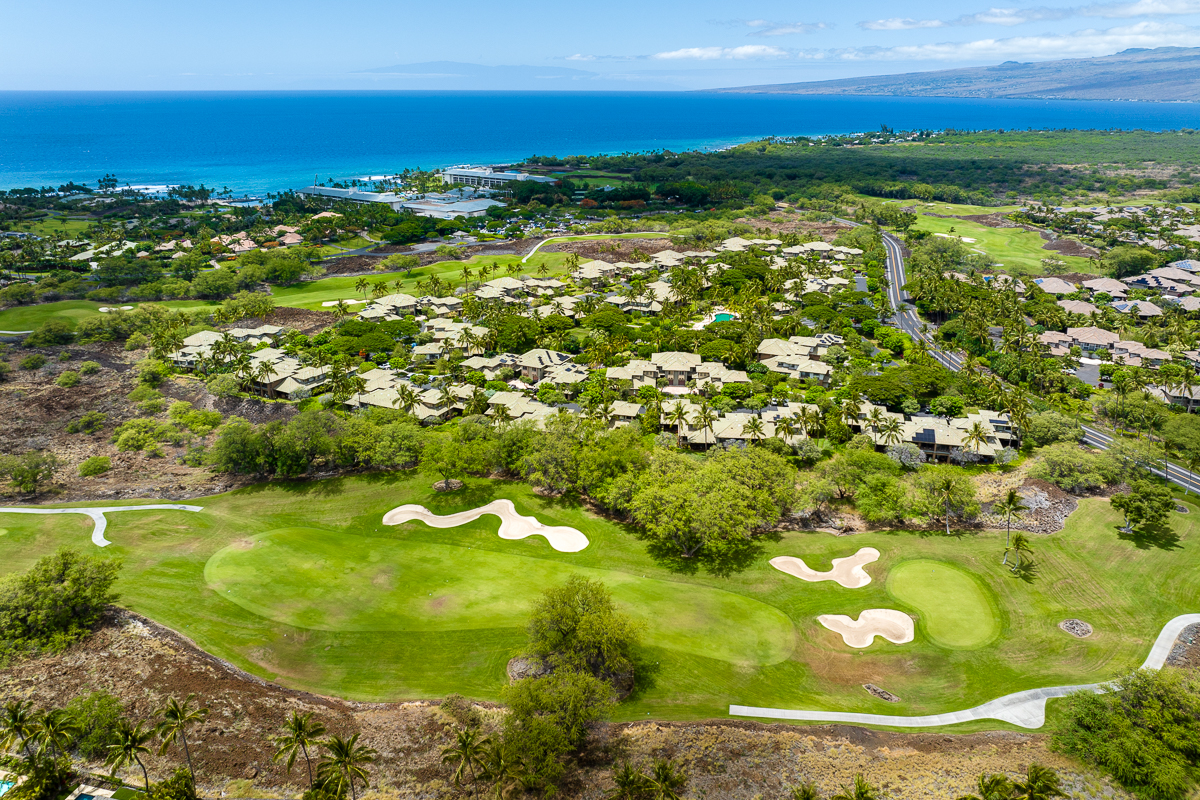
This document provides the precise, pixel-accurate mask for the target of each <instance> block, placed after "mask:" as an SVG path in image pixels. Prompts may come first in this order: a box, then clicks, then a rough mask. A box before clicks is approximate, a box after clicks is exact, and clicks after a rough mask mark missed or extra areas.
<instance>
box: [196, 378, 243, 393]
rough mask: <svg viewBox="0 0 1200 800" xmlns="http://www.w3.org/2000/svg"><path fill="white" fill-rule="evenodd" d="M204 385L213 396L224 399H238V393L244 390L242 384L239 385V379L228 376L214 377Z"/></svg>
mask: <svg viewBox="0 0 1200 800" xmlns="http://www.w3.org/2000/svg"><path fill="white" fill-rule="evenodd" d="M204 385H205V386H207V387H208V391H209V392H210V393H212V394H213V396H215V397H220V398H222V399H228V398H230V397H236V396H237V393H238V392H239V391H241V388H242V387H241V384H239V383H238V380H237V378H235V377H233V376H232V375H227V374H222V375H213V376H212V377H211V378H209V379H208V380H207V381H205V384H204Z"/></svg>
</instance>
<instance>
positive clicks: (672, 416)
mask: <svg viewBox="0 0 1200 800" xmlns="http://www.w3.org/2000/svg"><path fill="white" fill-rule="evenodd" d="M687 421H688V418H687V410H686V409H685V408H684V407H683V403H680V402H676V403H675V405H673V406H672V407H671V410H670V411H668V412H667V424H668V425H674V426H675V435H676V437H677V438H678V442H677V444H678V445H679V446H680V447H683V426H684V425H686V424H687Z"/></svg>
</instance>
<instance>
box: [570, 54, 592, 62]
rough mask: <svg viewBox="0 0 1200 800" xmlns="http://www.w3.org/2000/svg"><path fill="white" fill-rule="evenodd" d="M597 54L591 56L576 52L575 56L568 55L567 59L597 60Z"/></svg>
mask: <svg viewBox="0 0 1200 800" xmlns="http://www.w3.org/2000/svg"><path fill="white" fill-rule="evenodd" d="M595 60H596V56H589V55H585V54H583V53H576V54H575V55H573V56H567V61H595Z"/></svg>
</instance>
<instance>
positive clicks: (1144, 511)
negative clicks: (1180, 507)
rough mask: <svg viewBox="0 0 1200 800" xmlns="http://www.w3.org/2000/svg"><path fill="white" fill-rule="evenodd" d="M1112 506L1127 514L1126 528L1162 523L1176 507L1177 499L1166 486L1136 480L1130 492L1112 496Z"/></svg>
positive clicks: (1128, 529)
mask: <svg viewBox="0 0 1200 800" xmlns="http://www.w3.org/2000/svg"><path fill="white" fill-rule="evenodd" d="M1110 502H1111V503H1112V507H1113V508H1115V509H1117V510H1118V511H1120V512H1121V513H1122V514H1124V515H1125V530H1126V531H1133V530H1134V529H1135V528H1146V527H1153V526H1155V525H1161V524H1162V523H1163V522H1166V521H1167V519H1168V518H1169V517H1170V514H1171V512H1172V511H1173V510H1174V509H1175V500H1174V498H1173V497H1172V496H1171V490H1170V489H1168V488H1167V487H1166V486H1162V485H1160V484H1156V483H1151V482H1150V481H1141V480H1135V481H1133V482H1132V483H1131V484H1130V487H1129V491H1128V492H1121V493H1119V494H1114V495H1113V496H1112V500H1111V501H1110Z"/></svg>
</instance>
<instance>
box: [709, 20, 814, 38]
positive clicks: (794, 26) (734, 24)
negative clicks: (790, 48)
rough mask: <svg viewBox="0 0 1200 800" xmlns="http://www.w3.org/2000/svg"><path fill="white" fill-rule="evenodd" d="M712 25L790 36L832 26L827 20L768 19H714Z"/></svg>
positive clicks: (760, 33)
mask: <svg viewBox="0 0 1200 800" xmlns="http://www.w3.org/2000/svg"><path fill="white" fill-rule="evenodd" d="M709 23H710V24H712V25H722V26H724V27H728V28H753V29H754V30H753V31H752V32H751V33H749V34H747V35H749V36H791V35H793V34H806V33H816V32H817V31H824V30H829V29H830V28H832V27H833V24H832V23H828V22H772V21H771V20H768V19H714V20H709Z"/></svg>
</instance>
